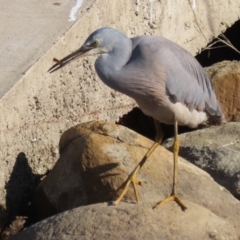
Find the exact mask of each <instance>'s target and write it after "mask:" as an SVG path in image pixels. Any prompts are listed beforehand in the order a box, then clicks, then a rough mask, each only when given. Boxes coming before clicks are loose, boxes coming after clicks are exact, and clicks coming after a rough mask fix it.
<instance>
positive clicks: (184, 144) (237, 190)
mask: <svg viewBox="0 0 240 240" xmlns="http://www.w3.org/2000/svg"><path fill="white" fill-rule="evenodd" d="M179 140H180V151H179V155H180V156H182V157H184V158H185V159H187V160H188V161H190V162H191V163H193V164H195V165H197V166H198V167H200V168H202V169H203V170H205V171H207V172H208V173H209V174H210V175H211V176H212V177H213V178H214V180H215V181H216V182H218V183H219V184H220V185H222V186H224V187H225V188H227V189H228V190H229V191H230V192H231V193H232V194H233V195H234V196H236V197H237V198H238V199H240V123H239V122H236V123H234V122H230V123H227V124H225V125H222V126H218V127H211V128H207V129H203V130H198V131H194V132H189V133H185V134H181V135H179ZM172 144H173V139H170V140H168V141H167V142H166V143H165V144H164V146H165V147H167V148H169V149H170V150H171V146H172Z"/></svg>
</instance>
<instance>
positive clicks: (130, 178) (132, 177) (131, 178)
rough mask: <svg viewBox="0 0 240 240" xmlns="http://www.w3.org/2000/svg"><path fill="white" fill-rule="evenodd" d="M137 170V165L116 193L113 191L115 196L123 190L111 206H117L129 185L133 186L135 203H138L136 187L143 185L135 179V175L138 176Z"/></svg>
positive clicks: (138, 167)
mask: <svg viewBox="0 0 240 240" xmlns="http://www.w3.org/2000/svg"><path fill="white" fill-rule="evenodd" d="M139 170H140V166H139V165H138V166H137V167H136V168H135V169H134V171H133V172H132V173H131V174H130V175H129V176H128V178H127V180H126V181H125V182H124V183H123V184H122V185H121V186H120V187H119V188H118V189H117V190H116V191H114V193H113V194H114V195H115V194H116V193H117V192H119V191H120V190H121V189H123V191H122V193H121V195H120V196H119V197H118V198H117V200H115V201H114V202H113V205H117V204H119V203H120V202H121V201H122V199H123V197H124V196H125V194H126V193H127V191H128V188H129V186H130V184H132V185H133V189H134V194H135V197H136V200H137V202H139V194H138V190H137V185H140V186H143V184H144V183H143V182H140V181H138V179H137V174H138V172H139Z"/></svg>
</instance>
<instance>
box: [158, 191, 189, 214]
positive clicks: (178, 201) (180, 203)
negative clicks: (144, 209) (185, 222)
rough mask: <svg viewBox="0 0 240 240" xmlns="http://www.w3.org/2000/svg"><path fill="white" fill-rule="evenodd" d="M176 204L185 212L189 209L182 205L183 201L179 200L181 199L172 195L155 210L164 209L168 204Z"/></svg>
mask: <svg viewBox="0 0 240 240" xmlns="http://www.w3.org/2000/svg"><path fill="white" fill-rule="evenodd" d="M172 201H174V202H176V203H177V204H178V205H179V206H180V207H181V209H182V210H183V211H185V210H186V209H187V207H186V206H185V205H184V204H183V203H182V201H181V200H180V199H179V197H178V196H177V195H176V194H172V195H171V196H169V197H167V198H165V199H164V200H163V201H161V202H159V203H158V204H157V205H156V206H155V208H160V207H162V206H163V205H164V204H166V203H168V202H172Z"/></svg>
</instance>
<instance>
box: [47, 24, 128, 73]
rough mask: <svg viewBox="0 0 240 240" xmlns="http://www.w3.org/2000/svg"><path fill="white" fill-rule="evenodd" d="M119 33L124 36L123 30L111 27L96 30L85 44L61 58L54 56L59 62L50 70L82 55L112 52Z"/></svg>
mask: <svg viewBox="0 0 240 240" xmlns="http://www.w3.org/2000/svg"><path fill="white" fill-rule="evenodd" d="M119 35H121V36H124V35H123V34H122V33H121V32H119V31H117V30H115V29H113V28H109V27H105V28H100V29H98V30H96V31H95V32H93V33H92V34H91V35H90V36H89V37H88V38H87V39H86V41H85V42H84V44H83V45H82V46H81V47H80V48H79V49H78V50H76V51H74V52H73V53H71V54H69V55H68V56H66V57H64V58H63V59H61V60H57V59H55V58H54V59H53V60H54V61H55V62H57V63H56V64H55V65H53V66H52V67H51V68H50V69H49V70H48V72H50V73H52V72H54V71H56V70H58V69H60V68H62V67H63V66H65V65H66V64H68V63H69V62H71V61H72V60H74V59H76V58H79V57H82V56H89V55H99V54H103V53H109V52H111V51H112V50H113V48H114V46H116V44H117V42H118V41H119V37H120V36H119ZM124 37H125V36H124Z"/></svg>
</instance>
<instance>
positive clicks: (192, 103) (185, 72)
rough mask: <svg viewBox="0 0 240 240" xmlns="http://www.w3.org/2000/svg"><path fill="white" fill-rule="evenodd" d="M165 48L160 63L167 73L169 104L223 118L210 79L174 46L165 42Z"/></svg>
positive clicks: (198, 65) (199, 66)
mask: <svg viewBox="0 0 240 240" xmlns="http://www.w3.org/2000/svg"><path fill="white" fill-rule="evenodd" d="M166 46H167V47H166V48H165V50H163V55H164V59H163V61H164V63H163V64H164V65H165V68H166V71H167V72H166V74H167V82H166V90H167V92H168V94H169V96H170V98H171V99H172V101H179V102H182V103H184V104H186V105H187V106H188V107H189V109H198V110H205V111H207V112H208V113H209V114H210V115H211V116H217V117H222V112H221V109H220V106H219V104H218V101H217V99H216V95H215V93H214V91H213V86H212V83H211V80H210V79H209V77H208V75H207V73H206V72H205V70H204V69H203V68H202V66H201V65H200V64H199V63H198V61H197V60H196V59H195V58H194V57H193V56H192V55H191V54H190V53H189V52H187V51H186V50H185V49H183V48H181V47H180V46H178V45H177V44H175V43H173V42H171V41H169V40H166ZM161 59H162V57H161Z"/></svg>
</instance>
